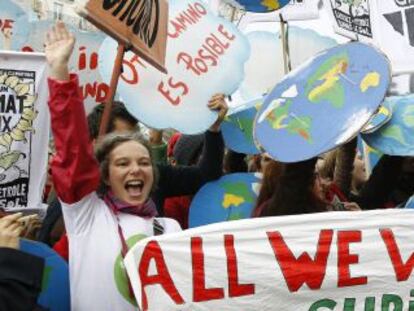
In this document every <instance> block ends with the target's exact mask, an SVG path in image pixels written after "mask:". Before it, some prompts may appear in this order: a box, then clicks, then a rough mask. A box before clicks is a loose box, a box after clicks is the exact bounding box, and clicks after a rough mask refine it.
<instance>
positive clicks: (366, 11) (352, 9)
mask: <svg viewBox="0 0 414 311" xmlns="http://www.w3.org/2000/svg"><path fill="white" fill-rule="evenodd" d="M324 5H325V6H326V7H327V10H328V12H329V15H330V16H331V19H332V25H333V28H334V30H335V32H337V33H339V34H341V35H344V36H346V37H349V38H351V39H354V40H357V39H358V40H359V41H364V40H365V39H372V38H373V34H372V33H373V31H372V20H371V19H372V16H373V13H372V1H369V0H361V1H352V0H324Z"/></svg>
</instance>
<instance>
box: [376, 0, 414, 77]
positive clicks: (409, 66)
mask: <svg viewBox="0 0 414 311" xmlns="http://www.w3.org/2000/svg"><path fill="white" fill-rule="evenodd" d="M371 2H373V4H374V9H375V14H374V15H372V20H373V23H374V29H375V34H374V39H375V41H376V42H378V45H379V46H380V47H381V49H382V50H383V51H384V53H386V54H387V55H388V57H389V58H390V59H391V62H392V65H393V66H392V68H393V72H394V73H396V74H398V73H407V72H410V73H411V72H414V2H413V1H408V0H389V1H383V0H374V1H373V0H371Z"/></svg>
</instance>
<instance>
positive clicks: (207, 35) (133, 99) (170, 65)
mask: <svg viewBox="0 0 414 311" xmlns="http://www.w3.org/2000/svg"><path fill="white" fill-rule="evenodd" d="M169 5H170V17H169V23H168V26H169V28H168V38H169V39H168V51H167V58H166V68H167V69H168V75H164V74H162V73H160V72H158V71H156V70H154V69H153V68H151V67H150V66H148V64H146V63H145V62H144V61H143V60H142V59H140V58H138V56H137V55H135V54H133V53H126V56H125V58H124V63H128V66H124V70H125V71H127V72H128V76H129V77H130V78H129V79H128V80H125V79H124V80H122V79H121V81H120V82H119V87H118V90H119V94H120V97H121V98H122V100H123V101H124V102H125V104H126V107H127V108H128V110H129V112H130V113H131V114H133V115H134V116H135V117H137V118H138V119H139V120H140V121H142V122H143V123H145V124H146V125H148V126H150V127H154V128H158V129H163V128H168V127H172V128H175V129H177V130H179V131H180V132H182V133H185V134H196V133H201V132H203V131H205V130H206V129H207V128H208V127H209V126H210V125H211V124H213V123H214V121H215V120H216V119H217V114H216V113H215V112H212V111H210V110H209V109H208V107H207V103H208V101H209V99H210V98H211V97H212V96H213V95H214V94H215V93H224V94H231V93H232V92H233V91H235V90H236V89H237V86H238V84H239V83H240V81H241V80H242V78H243V64H244V62H245V61H246V59H247V58H248V55H249V45H248V42H247V40H246V39H245V38H244V37H243V35H242V34H241V33H240V32H239V31H238V30H237V28H236V27H235V26H234V25H233V24H231V23H229V22H227V21H225V20H223V19H221V18H219V17H216V16H215V15H213V14H212V13H211V12H210V11H209V9H208V8H207V6H206V5H205V4H204V2H201V1H197V0H186V1H185V0H174V1H171V2H170V3H169ZM115 48H116V42H115V41H114V40H112V39H110V38H107V39H105V41H104V42H103V44H102V46H101V49H100V52H99V54H100V63H99V69H100V71H101V75H102V77H109V76H110V75H111V72H112V64H113V61H114V59H115V55H116V50H115Z"/></svg>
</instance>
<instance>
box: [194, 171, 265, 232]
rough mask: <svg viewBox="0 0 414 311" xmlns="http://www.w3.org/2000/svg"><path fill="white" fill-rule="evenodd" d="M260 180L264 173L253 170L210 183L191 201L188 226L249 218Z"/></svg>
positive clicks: (226, 176)
mask: <svg viewBox="0 0 414 311" xmlns="http://www.w3.org/2000/svg"><path fill="white" fill-rule="evenodd" d="M260 184H261V175H260V174H253V173H237V174H229V175H225V176H223V177H221V178H220V179H219V180H216V181H213V182H209V183H207V184H206V185H204V186H203V187H202V188H201V189H200V191H198V192H197V194H196V195H195V197H194V199H193V201H192V202H191V206H190V215H189V220H188V222H189V227H190V228H194V227H198V226H203V225H207V224H212V223H216V222H222V221H229V220H238V219H245V218H250V215H251V214H252V211H253V208H254V206H255V204H256V199H257V196H258V195H259V189H260Z"/></svg>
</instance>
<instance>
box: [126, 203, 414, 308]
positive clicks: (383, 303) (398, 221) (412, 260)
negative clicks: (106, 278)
mask: <svg viewBox="0 0 414 311" xmlns="http://www.w3.org/2000/svg"><path fill="white" fill-rule="evenodd" d="M413 223H414V211H409V210H386V211H370V212H327V213H319V214H307V215H300V216H287V217H269V218H260V219H259V218H256V219H250V220H241V221H234V222H226V223H218V224H214V225H209V226H204V227H199V228H196V229H191V230H186V231H183V232H180V233H174V234H169V235H162V236H157V237H152V238H147V239H145V240H141V241H140V242H138V243H137V244H136V245H135V246H134V247H133V248H132V249H131V251H130V252H129V253H128V255H127V256H126V259H125V264H126V268H127V271H128V274H129V276H130V279H131V283H132V286H133V289H134V293H135V296H136V298H137V301H138V303H139V305H140V307H141V310H192V311H195V310H237V311H239V310H243V311H247V310H252V311H253V310H283V311H326V310H341V311H342V310H349V311H351V310H352V311H354V310H370V311H374V310H393V311H403V310H404V311H407V310H412V308H413V302H412V301H413V300H414V299H413V297H412V295H410V293H413V291H412V289H413V288H414V273H413V268H414V226H413Z"/></svg>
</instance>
